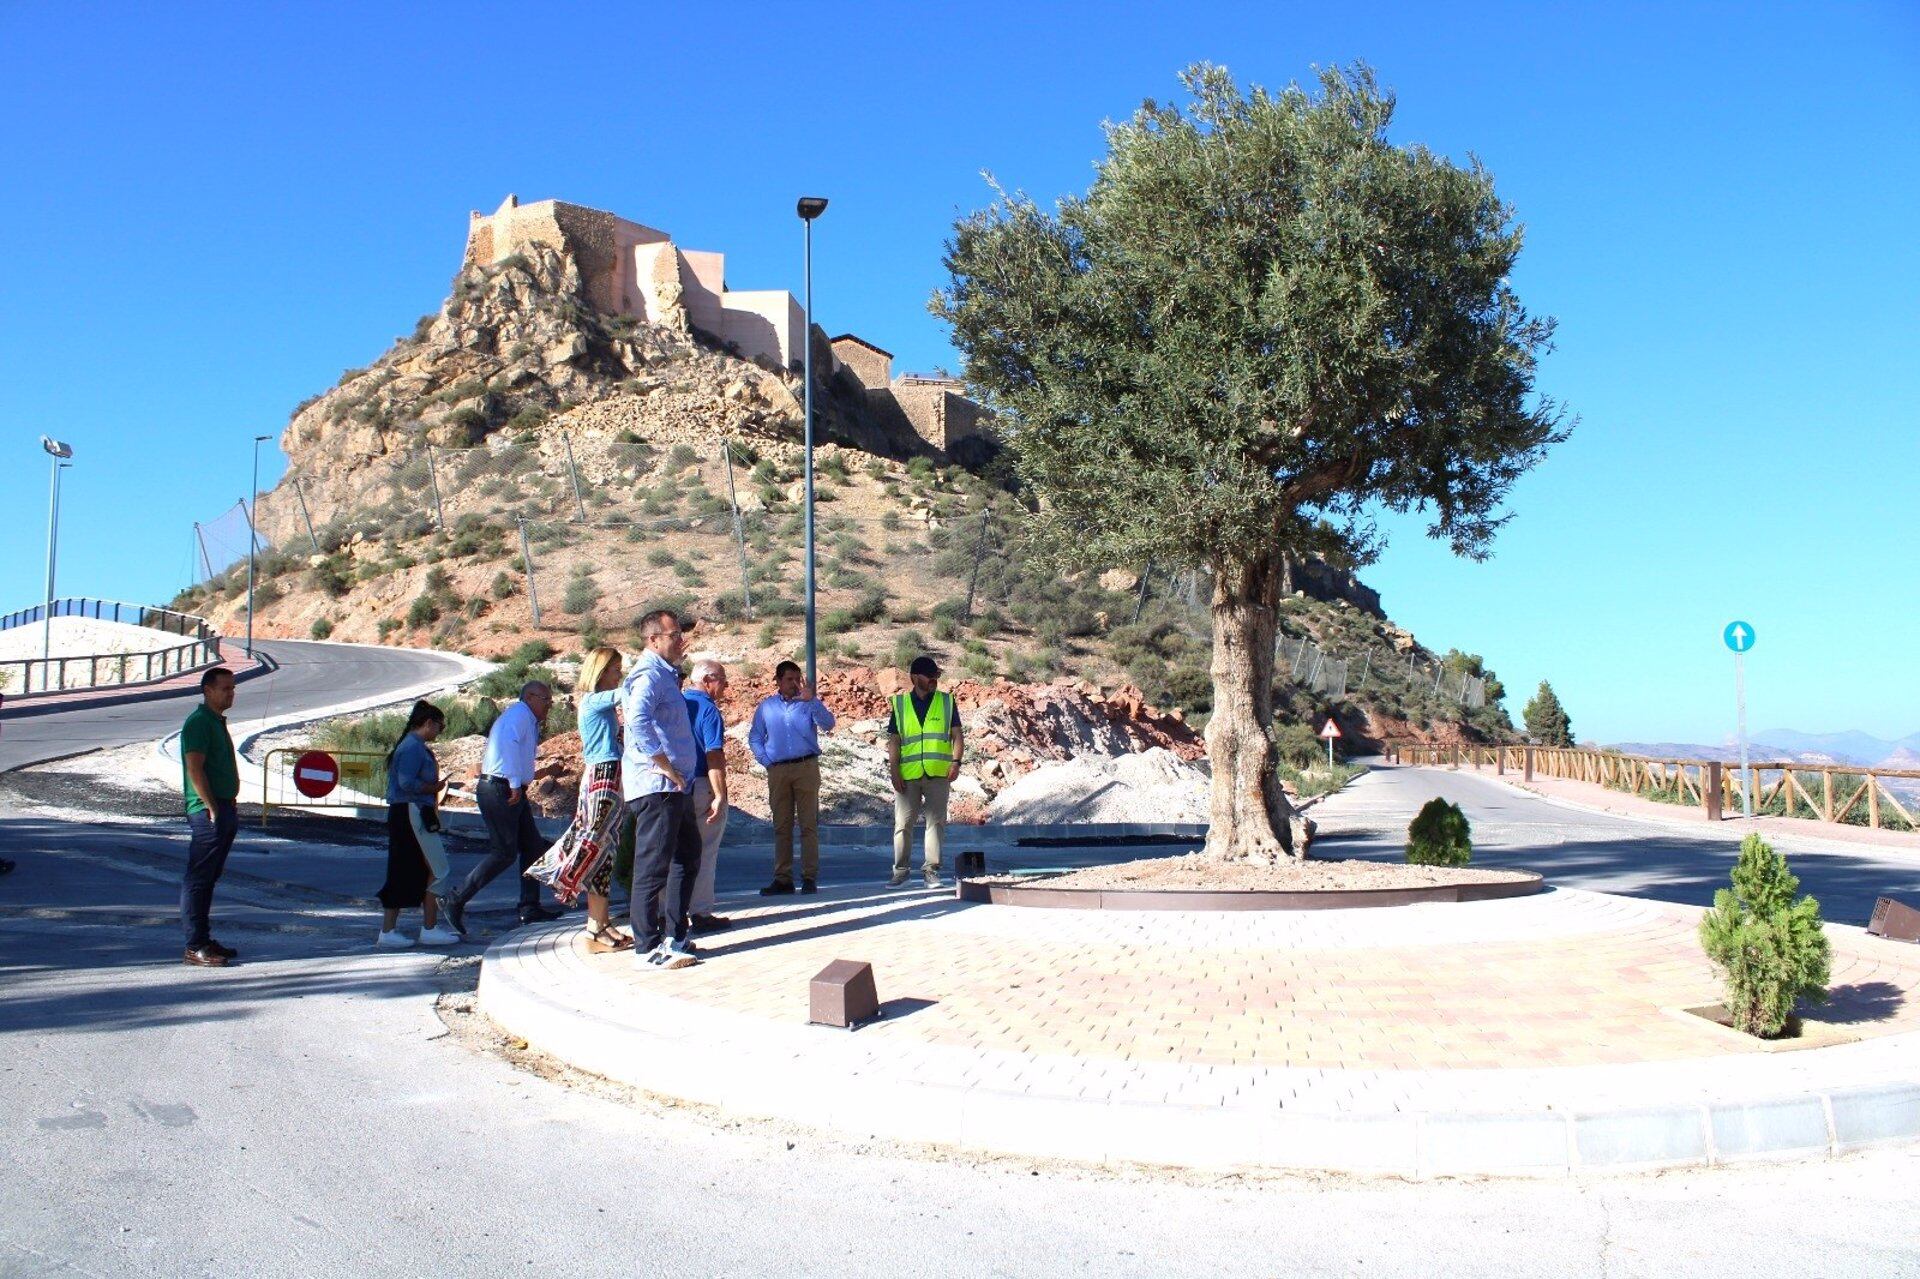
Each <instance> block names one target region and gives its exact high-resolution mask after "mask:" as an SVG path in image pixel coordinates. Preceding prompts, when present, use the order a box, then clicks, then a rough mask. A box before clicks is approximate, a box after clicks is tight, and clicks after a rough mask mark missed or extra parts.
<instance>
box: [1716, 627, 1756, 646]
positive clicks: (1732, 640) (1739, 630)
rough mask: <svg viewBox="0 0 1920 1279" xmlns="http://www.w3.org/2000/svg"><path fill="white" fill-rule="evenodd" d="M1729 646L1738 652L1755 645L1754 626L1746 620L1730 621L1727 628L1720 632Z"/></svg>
mask: <svg viewBox="0 0 1920 1279" xmlns="http://www.w3.org/2000/svg"><path fill="white" fill-rule="evenodd" d="M1720 638H1721V639H1723V640H1725V641H1726V642H1727V647H1728V648H1730V649H1732V650H1733V651H1734V652H1736V653H1744V652H1746V651H1747V650H1748V649H1750V648H1752V647H1753V627H1751V626H1749V625H1747V624H1746V623H1745V622H1728V623H1727V629H1726V630H1724V631H1722V632H1721V633H1720Z"/></svg>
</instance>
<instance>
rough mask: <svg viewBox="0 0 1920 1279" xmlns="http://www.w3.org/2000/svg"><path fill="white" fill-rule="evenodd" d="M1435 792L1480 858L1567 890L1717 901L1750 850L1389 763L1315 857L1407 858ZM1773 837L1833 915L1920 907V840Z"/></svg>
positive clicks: (1349, 802)
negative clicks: (1880, 842)
mask: <svg viewBox="0 0 1920 1279" xmlns="http://www.w3.org/2000/svg"><path fill="white" fill-rule="evenodd" d="M1436 795H1440V796H1444V797H1446V798H1447V799H1450V800H1452V801H1453V802H1455V803H1457V804H1459V805H1460V807H1461V809H1462V811H1464V812H1465V813H1466V815H1467V819H1468V821H1469V822H1471V823H1472V826H1473V861H1474V864H1475V865H1476V866H1514V867H1522V868H1525V869H1527V870H1537V871H1540V872H1541V873H1542V874H1544V875H1545V876H1546V877H1547V880H1548V882H1549V883H1552V884H1556V885H1559V886H1561V887H1563V888H1590V889H1593V890H1594V891H1596V892H1603V893H1621V894H1624V895H1626V896H1629V897H1651V898H1658V899H1660V900H1662V901H1673V902H1682V903H1685V904H1687V905H1690V906H1711V905H1713V894H1714V891H1715V890H1716V889H1720V888H1725V887H1727V880H1728V875H1729V873H1730V872H1731V871H1732V869H1733V863H1734V858H1735V856H1736V855H1737V854H1738V852H1739V851H1740V836H1739V835H1738V834H1736V833H1735V832H1734V831H1733V830H1732V829H1731V828H1726V827H1722V828H1716V827H1713V826H1709V825H1706V824H1704V823H1697V822H1688V821H1684V820H1683V819H1681V818H1679V817H1675V818H1674V820H1673V822H1672V823H1671V824H1668V823H1665V822H1661V823H1658V824H1655V823H1652V822H1646V821H1639V820H1636V819H1634V818H1630V817H1619V816H1615V815H1614V814H1611V813H1600V812H1592V811H1589V810H1586V809H1580V808H1574V807H1572V806H1569V805H1564V804H1558V803H1554V802H1551V801H1549V800H1545V799H1542V798H1541V797H1540V796H1537V795H1533V794H1530V793H1527V792H1523V791H1520V790H1518V789H1517V788H1515V787H1513V786H1509V785H1507V784H1505V783H1502V782H1497V781H1494V780H1493V779H1491V778H1487V777H1479V776H1475V775H1474V774H1472V773H1455V772H1451V771H1448V770H1446V769H1438V768H1380V769H1376V770H1375V771H1374V772H1371V773H1369V774H1367V775H1366V776H1365V777H1362V778H1360V779H1359V780H1358V781H1357V782H1355V783H1354V784H1353V785H1352V786H1350V787H1349V788H1348V789H1347V790H1346V791H1344V792H1343V793H1341V794H1340V795H1339V796H1337V797H1335V798H1334V799H1333V800H1330V801H1329V802H1328V805H1327V808H1326V810H1325V812H1324V813H1323V815H1322V816H1323V822H1324V825H1325V827H1326V830H1325V831H1323V833H1322V837H1321V838H1320V839H1319V840H1318V841H1317V842H1316V843H1315V844H1314V855H1315V856H1320V857H1365V858H1370V859H1379V860H1385V861H1399V860H1402V859H1403V858H1404V856H1405V851H1404V850H1405V845H1406V836H1407V823H1408V822H1409V821H1410V820H1412V815H1413V814H1414V813H1416V812H1418V811H1419V810H1420V806H1421V805H1422V804H1424V803H1426V802H1427V800H1429V799H1430V798H1432V797H1434V796H1436ZM1767 838H1768V839H1769V840H1770V841H1771V842H1772V843H1773V845H1774V846H1775V847H1776V848H1778V849H1779V850H1780V851H1781V852H1782V853H1784V854H1786V856H1787V859H1788V863H1789V865H1790V866H1791V867H1792V869H1793V872H1794V874H1796V875H1798V876H1799V877H1800V887H1801V890H1802V891H1803V892H1809V893H1812V894H1813V895H1814V896H1815V897H1817V898H1819V900H1820V911H1821V915H1822V917H1823V918H1825V919H1827V920H1829V921H1831V922H1833V923H1840V924H1854V925H1858V926H1862V927H1864V926H1865V925H1866V923H1867V920H1868V919H1869V918H1870V917H1871V915H1872V914H1873V903H1874V899H1875V898H1877V897H1881V896H1889V897H1900V898H1903V899H1905V900H1908V901H1912V902H1914V903H1915V904H1916V905H1920V849H1916V850H1903V849H1898V848H1885V847H1876V846H1871V845H1862V844H1841V843H1837V842H1832V841H1828V840H1822V839H1819V838H1817V837H1809V836H1807V835H1805V834H1803V833H1801V832H1799V831H1792V832H1786V833H1779V832H1769V833H1768V835H1767Z"/></svg>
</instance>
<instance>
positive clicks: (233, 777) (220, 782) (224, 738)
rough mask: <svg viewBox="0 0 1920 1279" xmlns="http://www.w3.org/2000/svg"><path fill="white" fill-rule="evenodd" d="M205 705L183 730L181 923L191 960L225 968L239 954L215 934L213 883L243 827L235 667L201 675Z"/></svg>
mask: <svg viewBox="0 0 1920 1279" xmlns="http://www.w3.org/2000/svg"><path fill="white" fill-rule="evenodd" d="M200 698H201V701H200V705H198V706H196V707H194V708H193V714H191V715H189V716H187V722H186V725H185V726H184V727H183V728H181V730H180V786H181V789H182V791H184V792H185V795H186V800H187V873H186V876H185V877H184V878H183V879H182V880H181V883H180V924H181V926H182V927H183V928H184V929H186V933H187V954H186V961H185V962H187V963H189V964H192V965H194V966H195V967H198V968H225V967H226V966H227V965H228V964H229V963H230V962H232V961H233V959H234V958H235V957H236V956H237V955H238V954H239V952H238V951H236V950H234V949H233V948H232V947H230V946H223V945H221V944H220V943H219V942H217V941H215V940H214V939H213V934H212V932H211V931H210V930H211V928H212V923H211V921H210V920H209V918H208V916H209V914H210V913H211V912H212V910H213V886H214V885H215V884H216V883H218V882H219V881H220V872H221V871H223V870H225V869H226V868H227V853H228V851H229V850H230V849H232V847H233V837H234V835H235V834H236V833H238V831H239V829H240V810H239V809H238V808H237V807H236V806H235V803H234V801H235V800H237V799H238V798H239V797H240V763H239V760H238V759H236V758H235V757H234V753H233V738H232V737H230V736H228V735H227V712H228V711H229V710H231V709H233V672H232V671H230V670H228V669H227V668H226V667H224V666H215V667H213V668H212V669H211V670H209V671H207V673H206V674H204V675H202V676H201V677H200Z"/></svg>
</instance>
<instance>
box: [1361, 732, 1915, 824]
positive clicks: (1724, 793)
mask: <svg viewBox="0 0 1920 1279" xmlns="http://www.w3.org/2000/svg"><path fill="white" fill-rule="evenodd" d="M1386 756H1387V760H1388V762H1390V763H1395V764H1425V765H1429V766H1437V767H1451V768H1459V767H1461V766H1463V765H1464V766H1465V767H1468V768H1491V769H1492V770H1493V771H1494V772H1495V773H1496V774H1506V773H1513V774H1515V775H1517V776H1519V777H1520V778H1521V780H1523V781H1532V780H1533V779H1534V778H1535V777H1560V778H1566V779H1568V780H1571V781H1576V782H1591V783H1593V784H1594V785H1597V786H1605V787H1608V788H1609V789H1612V790H1617V791H1623V792H1625V793H1627V794H1630V795H1639V796H1642V797H1643V798H1646V799H1654V800H1660V801H1662V802H1665V803H1671V804H1687V805H1691V806H1695V807H1699V808H1702V809H1705V810H1706V814H1707V818H1708V820H1709V821H1719V820H1720V819H1721V818H1723V817H1729V816H1733V817H1737V816H1739V815H1740V813H1741V811H1742V809H1741V803H1740V766H1739V765H1738V764H1734V763H1728V762H1724V761H1721V760H1717V759H1648V758H1645V757H1643V756H1639V755H1623V754H1621V753H1620V752H1618V751H1600V750H1586V749H1582V748H1579V747H1565V748H1562V747H1552V746H1429V745H1424V744H1417V743H1411V742H1406V743H1396V742H1390V743H1388V744H1387V746H1386ZM1890 780H1891V781H1912V782H1916V783H1920V771H1913V770H1906V769H1888V768H1848V767H1846V766H1844V765H1835V764H1794V763H1787V762H1782V761H1769V762H1765V763H1756V764H1749V765H1748V767H1747V803H1748V806H1749V810H1750V811H1751V812H1753V813H1754V814H1755V815H1756V816H1773V817H1811V818H1814V819H1816V820H1818V821H1823V822H1834V823H1837V824H1842V825H1847V826H1867V827H1870V828H1872V829H1874V830H1916V829H1920V819H1916V817H1915V814H1916V813H1917V812H1920V801H1916V800H1915V798H1914V797H1913V796H1912V795H1911V794H1910V795H1908V796H1907V798H1906V800H1905V801H1904V802H1903V801H1902V800H1901V798H1900V797H1899V795H1897V794H1896V793H1895V792H1894V791H1892V790H1890V789H1889V788H1888V786H1887V782H1888V781H1890ZM1916 789H1920V787H1916Z"/></svg>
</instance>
